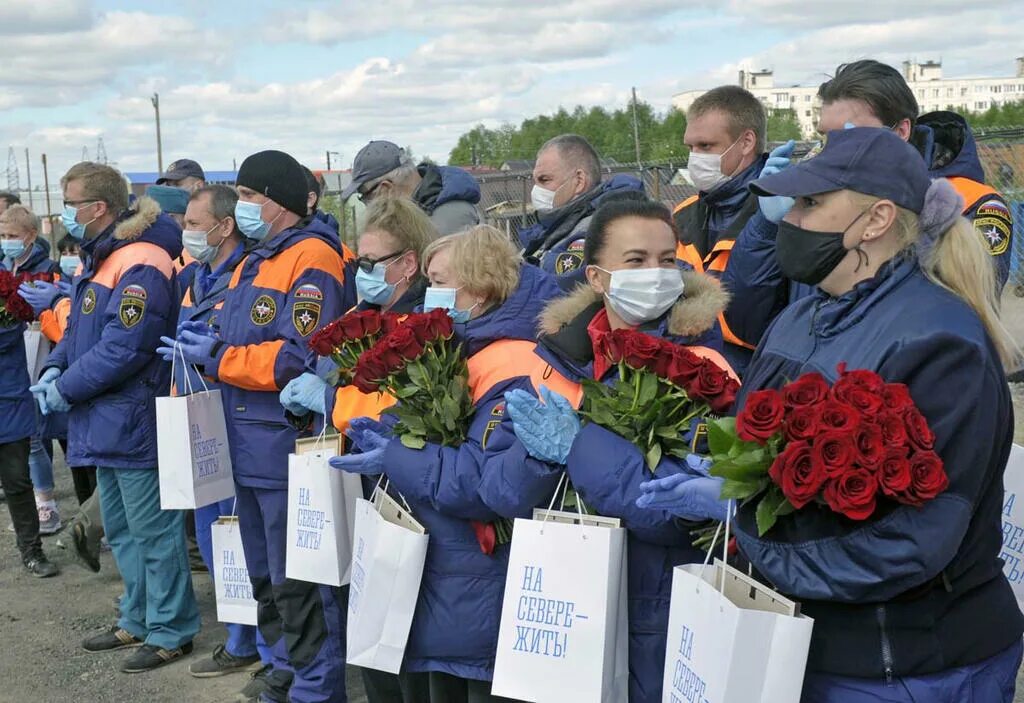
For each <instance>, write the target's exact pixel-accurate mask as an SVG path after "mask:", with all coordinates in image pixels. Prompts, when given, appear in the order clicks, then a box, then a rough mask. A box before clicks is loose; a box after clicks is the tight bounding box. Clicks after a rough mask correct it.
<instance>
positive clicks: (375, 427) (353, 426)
mask: <svg viewBox="0 0 1024 703" xmlns="http://www.w3.org/2000/svg"><path fill="white" fill-rule="evenodd" d="M366 430H370V431H372V432H376V433H377V434H379V435H380V436H381V437H386V438H387V439H391V438H392V437H393V435H392V434H391V428H390V427H388V426H387V425H385V424H384V423H383V422H381V421H380V420H374V419H373V418H372V417H354V418H352V421H351V422H350V423H348V431H347V432H346V434H351V436H359V435H360V434H362V433H363V432H365V431H366Z"/></svg>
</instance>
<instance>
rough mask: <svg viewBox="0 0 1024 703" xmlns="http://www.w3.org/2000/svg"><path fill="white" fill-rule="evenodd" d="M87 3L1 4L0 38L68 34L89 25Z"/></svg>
mask: <svg viewBox="0 0 1024 703" xmlns="http://www.w3.org/2000/svg"><path fill="white" fill-rule="evenodd" d="M91 5H92V3H91V2H89V1H88V0H5V2H3V3H2V4H0V36H4V35H15V36H17V35H21V34H26V33H39V32H55V31H70V30H74V29H77V28H81V27H83V26H87V25H89V24H90V23H91V21H92V7H91Z"/></svg>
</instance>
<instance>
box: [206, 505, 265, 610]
mask: <svg viewBox="0 0 1024 703" xmlns="http://www.w3.org/2000/svg"><path fill="white" fill-rule="evenodd" d="M210 533H211V535H212V542H213V586H214V592H215V595H216V597H217V620H218V621H219V622H232V623H238V624H239V625H255V624H256V605H257V604H256V599H255V598H253V596H252V583H251V582H250V581H249V569H248V568H246V565H245V552H244V551H243V550H242V533H241V531H240V530H239V529H238V518H237V517H234V516H225V517H221V518H219V519H218V520H217V522H215V523H213V525H212V526H211V527H210Z"/></svg>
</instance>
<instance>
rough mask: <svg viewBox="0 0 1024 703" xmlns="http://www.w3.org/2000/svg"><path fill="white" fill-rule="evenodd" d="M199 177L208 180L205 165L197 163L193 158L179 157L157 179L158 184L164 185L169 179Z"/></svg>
mask: <svg viewBox="0 0 1024 703" xmlns="http://www.w3.org/2000/svg"><path fill="white" fill-rule="evenodd" d="M189 177H192V178H198V179H200V180H202V181H205V180H206V174H205V173H203V167H202V166H200V165H199V164H197V163H196V162H195V161H193V160H192V159H178V160H177V161H175V162H174V163H172V164H171V165H169V166H168V167H167V170H166V171H164V172H163V173H161V174H160V177H159V178H157V179H156V182H157V185H163V184H164V183H166V182H167V181H180V180H181V179H182V178H189Z"/></svg>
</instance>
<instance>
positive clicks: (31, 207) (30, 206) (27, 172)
mask: <svg viewBox="0 0 1024 703" xmlns="http://www.w3.org/2000/svg"><path fill="white" fill-rule="evenodd" d="M25 178H26V179H28V209H29V210H34V209H35V205H34V204H33V203H32V167H31V165H30V164H29V161H28V147H25Z"/></svg>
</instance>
